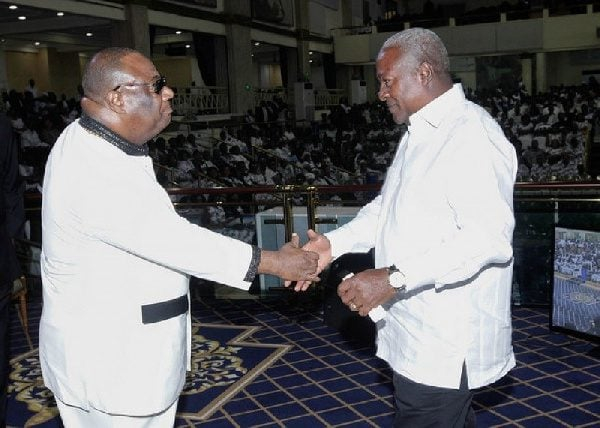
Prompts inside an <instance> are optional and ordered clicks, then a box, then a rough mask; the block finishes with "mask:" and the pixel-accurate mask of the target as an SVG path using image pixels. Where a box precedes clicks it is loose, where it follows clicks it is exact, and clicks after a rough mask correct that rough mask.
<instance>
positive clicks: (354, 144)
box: [2, 78, 600, 224]
mask: <svg viewBox="0 0 600 428" xmlns="http://www.w3.org/2000/svg"><path fill="white" fill-rule="evenodd" d="M78 94H80V95H79V96H78V97H74V98H70V99H67V97H65V96H64V95H63V96H61V97H60V98H58V97H57V96H56V95H55V94H53V93H43V94H37V90H36V89H35V82H33V81H30V85H29V86H28V87H27V88H25V90H24V91H23V92H18V91H15V90H11V91H10V92H8V93H3V94H2V99H3V107H4V108H5V109H6V110H7V112H8V115H9V117H10V118H11V120H12V124H13V127H14V129H15V131H16V134H17V136H18V140H19V141H18V142H19V146H20V173H21V175H22V176H23V178H24V182H25V183H26V190H27V191H30V192H39V191H40V190H41V186H42V185H43V183H42V178H43V170H44V165H45V161H46V157H47V155H48V152H49V150H50V148H51V147H52V145H53V144H54V142H55V141H56V138H57V137H58V135H59V134H60V132H61V131H62V129H63V128H64V127H65V126H66V125H67V124H69V123H70V122H72V121H73V120H75V119H76V118H78V117H79V116H80V114H81V110H80V106H79V98H80V96H81V90H80V89H79V91H78ZM467 96H468V97H469V98H471V99H473V100H474V101H476V102H477V103H479V104H480V105H482V106H484V107H485V108H487V109H488V111H489V112H490V113H491V114H492V116H493V117H495V118H496V119H497V121H498V122H499V124H500V125H501V126H502V128H503V129H504V131H505V133H506V135H507V137H508V138H509V140H510V141H511V142H512V143H513V145H514V146H515V149H516V151H517V155H518V159H519V169H518V181H539V182H545V181H553V180H556V181H569V180H588V179H591V178H592V177H589V176H588V175H587V174H586V171H585V168H584V165H585V154H586V144H587V143H588V141H592V140H593V134H594V131H596V130H597V128H598V124H599V122H600V89H599V84H598V82H597V81H596V80H594V79H593V78H591V79H590V80H589V82H588V83H586V84H582V85H578V86H558V87H553V88H551V89H550V90H549V91H548V92H545V93H538V94H536V95H535V96H532V95H530V94H528V93H527V92H526V91H525V90H524V89H523V88H522V87H520V88H519V89H517V90H513V91H506V90H502V89H499V88H497V89H494V90H491V91H467ZM176 113H177V112H175V114H176ZM288 116H289V113H288V106H287V105H286V103H285V102H283V100H282V99H281V98H276V99H274V100H273V101H264V102H262V103H261V104H260V105H259V106H258V107H257V108H256V109H255V110H254V111H252V110H249V111H248V112H247V113H246V114H245V116H244V119H243V123H233V124H232V125H230V126H228V127H223V128H222V129H221V130H220V134H219V136H218V137H217V138H214V137H205V135H206V133H202V132H201V131H200V132H188V131H181V130H180V129H179V128H177V124H176V123H175V122H174V124H173V126H172V127H171V128H170V129H173V128H175V131H170V132H166V133H164V134H161V135H159V136H158V137H157V138H155V139H154V140H152V141H150V142H149V143H148V144H149V147H150V155H151V156H152V158H153V160H154V163H155V166H156V172H157V176H158V178H159V180H160V182H161V183H162V184H163V185H164V186H165V187H181V188H212V187H243V186H264V185H277V184H294V185H315V186H329V185H352V184H366V183H377V182H381V181H382V180H383V178H384V174H385V171H386V170H387V167H388V166H389V164H390V163H391V161H392V158H393V156H394V153H395V150H396V146H397V144H398V141H399V140H400V137H401V136H402V133H403V132H405V127H404V126H398V125H396V124H394V122H393V121H392V118H391V116H390V114H389V112H388V111H387V109H386V108H385V106H384V105H383V104H382V103H380V102H373V103H370V102H368V103H365V104H360V105H356V104H355V105H349V104H348V103H347V102H342V103H341V104H340V105H339V106H335V107H333V108H331V109H330V110H329V111H328V112H327V113H324V114H323V115H322V117H321V120H319V121H314V122H312V123H311V124H310V125H306V126H294V125H293V123H294V122H293V121H291V120H289V117H288ZM596 132H597V131H596ZM372 196H373V195H372V194H367V193H365V192H355V193H344V194H341V193H336V194H331V193H325V192H323V193H322V194H321V195H320V201H321V203H326V201H327V200H328V199H329V200H344V201H346V200H348V199H350V200H353V201H355V202H359V203H361V202H362V203H364V202H366V201H367V200H368V199H369V198H370V197H372ZM254 197H255V200H256V201H257V202H259V204H264V205H265V206H267V205H268V204H269V203H270V202H273V198H274V196H273V195H270V194H266V193H265V194H257V195H255V196H254ZM250 198H252V196H244V195H232V194H228V195H227V196H215V195H201V194H199V195H197V196H196V195H191V196H173V201H174V202H180V203H185V202H198V201H201V202H209V203H215V202H222V203H220V204H218V203H217V204H214V206H213V207H212V208H209V209H203V211H202V212H203V216H204V217H205V218H204V219H203V222H204V223H207V222H208V223H211V224H213V223H214V224H217V223H222V222H223V221H224V220H225V219H227V218H232V217H235V216H238V217H239V215H240V214H244V213H249V210H250V205H249V204H244V203H241V202H243V201H244V200H249V199H250ZM298 198H299V199H298V200H296V201H295V202H296V203H298V204H300V203H302V202H304V201H302V200H300V199H301V198H302V197H301V196H300V197H298Z"/></svg>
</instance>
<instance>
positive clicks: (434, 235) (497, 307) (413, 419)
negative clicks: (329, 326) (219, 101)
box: [288, 28, 517, 428]
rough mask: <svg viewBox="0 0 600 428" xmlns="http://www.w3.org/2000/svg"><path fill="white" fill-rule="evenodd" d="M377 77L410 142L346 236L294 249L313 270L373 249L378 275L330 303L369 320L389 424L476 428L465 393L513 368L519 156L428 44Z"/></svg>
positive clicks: (314, 239) (387, 62)
mask: <svg viewBox="0 0 600 428" xmlns="http://www.w3.org/2000/svg"><path fill="white" fill-rule="evenodd" d="M376 71H377V77H378V80H379V82H380V89H379V94H378V96H379V99H380V100H382V101H384V102H385V103H386V104H387V107H388V109H389V111H390V113H391V114H392V116H393V119H394V121H395V122H396V123H398V124H400V123H405V124H406V125H408V130H407V132H406V133H405V134H404V135H403V136H402V139H401V141H400V144H399V146H398V149H397V152H396V155H395V158H394V161H393V163H392V165H391V167H390V168H389V170H388V172H387V177H386V180H385V183H384V185H383V187H382V189H381V193H380V194H379V195H378V196H377V197H376V198H375V199H374V200H373V201H372V202H370V203H369V204H367V205H366V206H365V207H363V208H362V210H361V211H360V212H359V213H358V214H357V216H356V217H355V218H354V219H353V220H352V221H350V222H349V223H347V224H345V225H344V226H342V227H340V228H338V229H336V230H334V231H331V232H329V233H326V234H325V235H320V234H317V233H315V232H313V231H310V230H309V231H308V235H309V242H308V243H307V244H305V246H304V247H303V248H305V249H307V250H312V251H316V252H318V253H319V255H320V259H319V269H320V270H322V269H324V268H325V267H326V266H327V265H328V264H329V263H331V261H332V260H333V259H335V258H336V257H338V256H340V255H342V254H344V253H348V252H367V251H369V250H370V249H371V248H373V247H374V248H375V268H374V269H368V270H365V271H362V272H359V273H357V274H355V275H354V276H352V277H350V278H347V279H345V280H343V281H342V282H341V284H340V285H339V286H338V294H339V296H340V297H341V300H342V301H343V302H344V303H345V304H346V305H348V306H349V307H350V309H351V310H355V311H358V312H359V313H360V315H362V316H366V315H367V314H371V315H372V316H373V317H375V316H374V315H375V314H379V318H380V319H379V320H378V321H377V355H378V356H379V357H381V358H383V359H384V360H385V361H387V362H388V363H389V365H390V366H391V368H392V369H393V382H394V389H395V393H394V398H395V404H396V415H395V420H394V426H395V427H409V428H414V427H425V426H427V427H440V428H449V427H463V426H468V427H474V426H475V415H474V412H473V409H472V406H471V403H472V397H473V395H472V390H473V389H474V388H480V387H482V386H484V385H487V384H490V383H492V382H495V381H496V380H498V379H500V378H501V377H502V376H504V375H505V374H506V373H507V372H508V371H509V370H510V369H511V368H512V367H513V366H514V365H515V357H514V353H513V349H512V344H511V311H510V294H511V282H512V268H513V251H512V235H513V229H514V223H515V222H514V213H513V206H512V204H513V187H514V182H515V176H516V172H517V157H516V154H515V151H514V148H513V146H512V145H511V144H510V142H509V141H508V140H507V138H506V137H505V136H504V134H503V132H502V130H501V128H500V126H499V125H498V124H497V122H496V121H495V120H494V119H493V118H492V117H491V116H490V115H489V113H488V112H487V111H486V110H484V109H483V108H482V107H480V106H478V105H476V104H474V103H473V102H471V101H469V100H467V99H466V98H465V95H464V92H463V89H462V87H461V85H460V84H453V82H452V79H451V76H450V74H449V71H448V53H447V51H446V48H445V46H444V44H443V43H442V41H441V40H440V38H439V37H438V36H437V35H436V34H435V33H434V32H432V31H430V30H426V29H422V28H411V29H408V30H404V31H402V32H400V33H397V34H395V35H393V36H391V37H390V38H389V39H387V41H386V42H385V43H384V44H383V47H382V48H381V50H380V52H379V55H378V57H377V62H376ZM288 285H289V284H288ZM307 286H308V284H306V283H296V289H297V290H302V289H306V287H307ZM380 306H382V307H380ZM374 309H375V310H376V312H371V311H372V310H374ZM382 311H384V312H383V315H381V314H382Z"/></svg>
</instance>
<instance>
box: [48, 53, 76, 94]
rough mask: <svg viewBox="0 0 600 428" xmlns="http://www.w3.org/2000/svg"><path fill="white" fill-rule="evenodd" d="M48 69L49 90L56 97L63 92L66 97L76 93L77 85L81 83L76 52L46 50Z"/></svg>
mask: <svg viewBox="0 0 600 428" xmlns="http://www.w3.org/2000/svg"><path fill="white" fill-rule="evenodd" d="M48 69H49V74H50V82H51V83H50V85H49V86H50V90H52V91H53V92H54V93H55V94H56V96H57V97H60V96H61V95H62V94H65V95H66V96H67V98H71V97H74V96H75V95H77V85H79V84H80V83H81V67H80V65H79V55H78V54H77V52H56V51H52V50H49V51H48Z"/></svg>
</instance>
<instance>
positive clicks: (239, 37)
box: [224, 0, 254, 114]
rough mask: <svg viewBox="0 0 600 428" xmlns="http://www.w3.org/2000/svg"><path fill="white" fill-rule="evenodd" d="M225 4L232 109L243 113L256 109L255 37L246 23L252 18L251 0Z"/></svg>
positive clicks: (235, 0) (232, 111)
mask: <svg viewBox="0 0 600 428" xmlns="http://www.w3.org/2000/svg"><path fill="white" fill-rule="evenodd" d="M224 5H225V13H226V14H227V15H229V18H230V19H229V22H230V23H229V24H227V26H226V35H227V70H228V73H227V75H228V81H229V109H230V112H231V113H237V114H244V113H245V112H246V111H247V110H248V109H254V92H253V91H252V89H251V86H252V82H253V81H254V79H253V78H252V76H253V73H254V69H253V68H252V40H251V39H250V27H249V26H248V25H244V24H246V23H247V22H249V21H250V20H251V15H250V2H249V1H248V0H229V1H227V2H224Z"/></svg>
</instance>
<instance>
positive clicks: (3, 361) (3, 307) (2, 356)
mask: <svg viewBox="0 0 600 428" xmlns="http://www.w3.org/2000/svg"><path fill="white" fill-rule="evenodd" d="M2 289H4V287H0V290H2ZM9 308H10V292H8V293H4V295H1V293H0V427H4V426H6V389H7V388H8V375H9V366H8V353H9V350H8V322H9V316H8V311H9Z"/></svg>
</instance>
